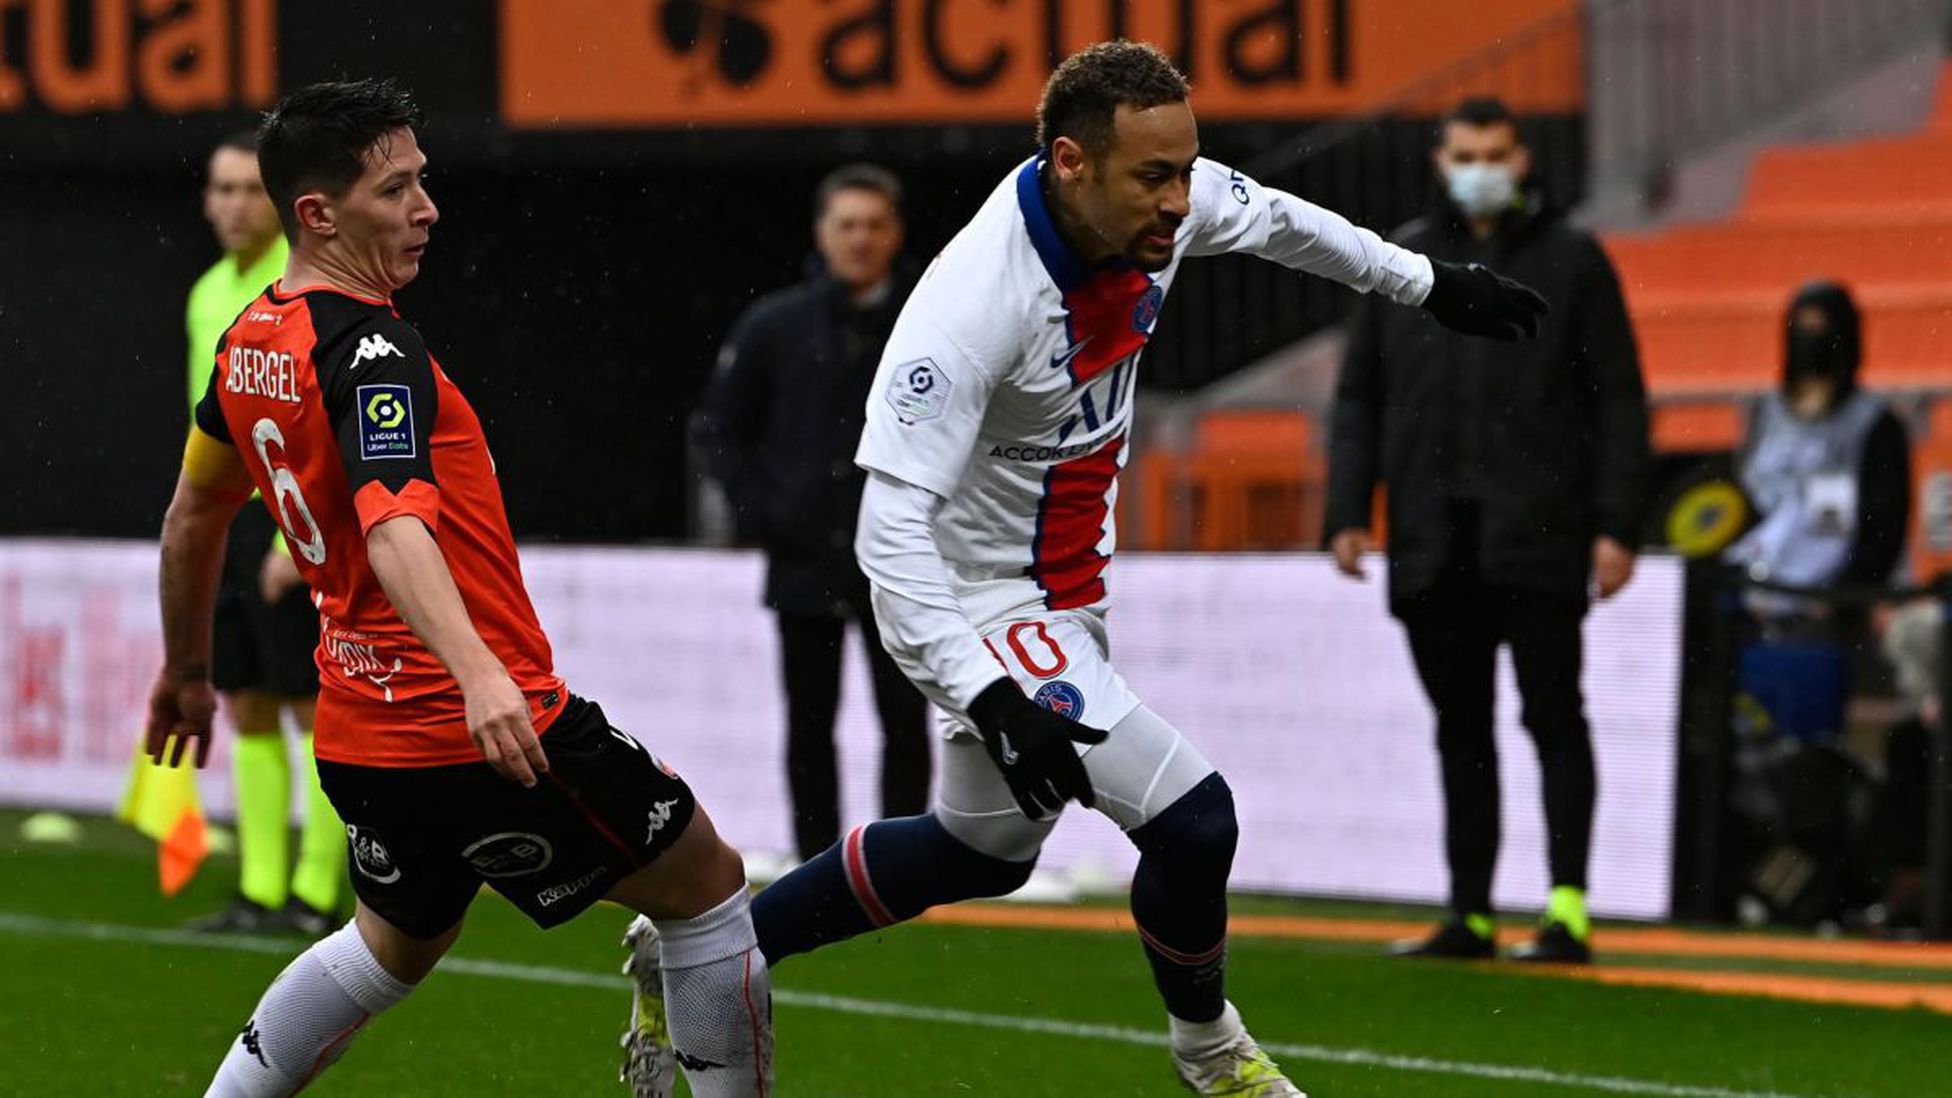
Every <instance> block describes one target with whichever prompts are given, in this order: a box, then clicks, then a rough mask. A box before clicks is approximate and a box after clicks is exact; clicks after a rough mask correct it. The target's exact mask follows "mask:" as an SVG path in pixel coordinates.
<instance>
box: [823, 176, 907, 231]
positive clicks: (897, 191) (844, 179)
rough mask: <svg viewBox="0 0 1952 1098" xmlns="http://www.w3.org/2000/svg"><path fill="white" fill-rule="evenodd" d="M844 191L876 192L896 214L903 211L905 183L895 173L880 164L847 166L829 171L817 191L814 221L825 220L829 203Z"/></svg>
mask: <svg viewBox="0 0 1952 1098" xmlns="http://www.w3.org/2000/svg"><path fill="white" fill-rule="evenodd" d="M842 191H873V192H874V193H875V194H878V195H880V196H881V197H883V198H885V199H887V200H888V205H890V206H893V207H894V208H895V212H896V213H898V214H899V213H900V212H901V180H900V178H898V177H897V176H896V175H895V173H894V172H891V171H889V170H888V169H886V168H884V167H881V166H880V165H878V164H843V165H842V166H840V167H838V168H835V169H834V170H833V171H831V172H828V173H827V177H826V178H825V179H822V180H821V181H820V186H818V187H816V188H814V191H813V216H814V218H815V219H819V218H822V217H825V216H826V215H827V203H829V202H832V201H833V200H834V196H835V195H837V194H839V193H840V192H842Z"/></svg>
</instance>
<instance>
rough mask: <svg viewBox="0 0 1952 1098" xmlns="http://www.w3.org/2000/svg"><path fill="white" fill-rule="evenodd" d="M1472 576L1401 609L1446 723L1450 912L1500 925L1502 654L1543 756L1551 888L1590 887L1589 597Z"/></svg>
mask: <svg viewBox="0 0 1952 1098" xmlns="http://www.w3.org/2000/svg"><path fill="white" fill-rule="evenodd" d="M1463 564H1465V565H1471V566H1470V567H1464V566H1461V565H1460V566H1459V567H1455V568H1453V569H1452V570H1451V571H1450V573H1449V574H1447V575H1446V576H1445V577H1444V579H1443V580H1442V581H1441V582H1440V583H1439V584H1438V585H1437V586H1436V588H1435V589H1433V590H1431V591H1429V592H1427V593H1425V594H1423V595H1420V596H1417V597H1416V598H1414V599H1408V600H1404V601H1402V602H1399V603H1398V604H1397V605H1396V606H1395V608H1394V609H1395V612H1396V615H1397V617H1398V618H1400V619H1401V620H1402V622H1403V625H1404V627H1405V629H1406V631H1407V632H1408V633H1409V638H1410V653H1411V655H1412V657H1413V658H1414V659H1415V661H1416V668H1417V676H1418V678H1420V679H1422V680H1423V689H1424V693H1425V694H1426V695H1428V696H1429V698H1430V705H1431V707H1432V708H1433V709H1435V710H1436V715H1437V753H1438V755H1439V757H1440V760H1441V763H1442V769H1443V780H1444V852H1445V855H1446V858H1447V860H1448V861H1449V864H1450V882H1451V883H1450V902H1451V907H1452V909H1453V910H1455V911H1456V912H1457V913H1459V914H1463V915H1470V914H1490V912H1491V876H1492V871H1493V870H1494V869H1495V867H1496V865H1497V861H1498V841H1499V805H1500V794H1499V789H1498V748H1497V744H1496V742H1495V740H1494V739H1493V738H1492V708H1493V698H1494V694H1495V686H1494V682H1493V675H1494V670H1495V668H1496V656H1497V652H1498V646H1499V645H1500V644H1501V643H1502V644H1506V645H1509V646H1510V648H1511V656H1512V665H1513V669H1514V670H1515V671H1516V672H1517V676H1518V692H1519V695H1520V696H1521V698H1522V699H1523V708H1522V712H1521V720H1522V722H1523V723H1524V726H1525V730H1526V731H1527V732H1529V733H1530V734H1531V737H1532V743H1533V745H1534V746H1535V747H1536V748H1537V749H1538V755H1539V769H1540V772H1541V776H1542V778H1543V784H1544V787H1545V822H1546V828H1547V833H1548V836H1549V838H1548V849H1549V853H1550V857H1551V870H1552V883H1553V884H1554V885H1555V886H1558V885H1570V886H1572V887H1575V888H1585V887H1586V861H1587V856H1588V854H1589V852H1590V849H1591V847H1592V835H1593V805H1594V801H1595V799H1596V797H1597V794H1598V782H1597V779H1596V776H1595V773H1594V767H1593V743H1592V736H1591V734H1590V732H1589V730H1588V727H1587V724H1586V714H1585V704H1584V701H1583V699H1582V697H1581V695H1580V689H1579V669H1580V661H1581V656H1582V648H1581V640H1580V632H1579V626H1580V622H1581V620H1582V619H1583V618H1584V617H1585V613H1586V600H1585V599H1584V598H1580V597H1575V596H1570V595H1563V594H1552V593H1547V592H1537V591H1523V590H1517V589H1511V588H1501V587H1494V586H1490V585H1487V584H1485V583H1484V582H1483V581H1482V580H1481V579H1480V578H1479V577H1478V575H1477V573H1476V568H1475V566H1474V564H1473V563H1472V562H1463Z"/></svg>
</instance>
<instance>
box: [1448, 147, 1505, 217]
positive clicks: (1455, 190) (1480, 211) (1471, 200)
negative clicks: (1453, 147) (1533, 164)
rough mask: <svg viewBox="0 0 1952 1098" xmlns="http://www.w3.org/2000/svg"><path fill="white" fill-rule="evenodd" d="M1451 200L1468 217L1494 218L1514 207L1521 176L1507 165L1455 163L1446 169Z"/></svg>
mask: <svg viewBox="0 0 1952 1098" xmlns="http://www.w3.org/2000/svg"><path fill="white" fill-rule="evenodd" d="M1444 186H1445V187H1446V188H1447V189H1448V190H1449V191H1450V200H1451V201H1452V202H1455V203H1457V208H1458V209H1460V210H1463V211H1464V216H1466V217H1494V216H1496V215H1498V214H1501V213H1503V212H1505V211H1506V210H1508V209H1510V208H1511V205H1512V199H1513V198H1515V197H1516V196H1517V195H1518V177H1517V176H1515V175H1513V174H1512V170H1511V168H1510V167H1509V166H1507V165H1504V164H1487V163H1484V162H1483V161H1479V162H1478V163H1475V164H1454V165H1452V166H1450V167H1448V168H1445V169H1444Z"/></svg>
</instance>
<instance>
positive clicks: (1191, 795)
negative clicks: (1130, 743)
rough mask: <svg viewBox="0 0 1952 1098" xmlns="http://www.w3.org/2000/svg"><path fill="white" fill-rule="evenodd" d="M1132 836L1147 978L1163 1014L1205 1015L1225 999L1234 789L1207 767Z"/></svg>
mask: <svg viewBox="0 0 1952 1098" xmlns="http://www.w3.org/2000/svg"><path fill="white" fill-rule="evenodd" d="M1130 836H1131V839H1132V844H1133V845H1134V846H1137V847H1138V848H1139V868H1138V870H1137V871H1136V872H1134V873H1133V874H1132V918H1133V921H1134V922H1135V923H1136V924H1137V925H1138V929H1139V941H1140V944H1141V945H1143V946H1144V947H1145V956H1146V960H1148V961H1150V962H1152V980H1153V983H1155V984H1157V985H1158V987H1159V995H1160V997H1161V998H1163V999H1164V1000H1165V1001H1166V1011H1167V1013H1169V1014H1171V1015H1172V1016H1173V1017H1175V1018H1178V1019H1179V1020H1181V1021H1184V1022H1211V1021H1213V1020H1214V1019H1215V1018H1218V1017H1220V1013H1221V1011H1222V1010H1224V1009H1226V1005H1227V996H1226V984H1225V975H1226V964H1227V875H1228V874H1229V873H1230V872H1232V870H1233V864H1234V844H1235V842H1236V840H1237V839H1238V838H1239V828H1238V825H1237V824H1236V822H1235V820H1234V795H1233V791H1232V790H1231V789H1229V788H1227V781H1226V779H1225V778H1222V777H1221V776H1220V775H1219V774H1209V775H1208V776H1207V777H1206V779H1205V780H1203V781H1201V782H1200V784H1198V785H1196V786H1194V787H1193V788H1192V789H1190V790H1188V791H1187V792H1186V795H1185V796H1182V797H1181V798H1180V799H1178V800H1176V801H1174V802H1173V803H1172V804H1171V805H1169V806H1167V808H1166V810H1165V811H1164V812H1161V813H1160V814H1159V815H1157V816H1155V817H1153V819H1152V820H1151V822H1149V823H1147V824H1146V825H1145V826H1143V827H1139V828H1135V829H1134V830H1132V831H1131V832H1130Z"/></svg>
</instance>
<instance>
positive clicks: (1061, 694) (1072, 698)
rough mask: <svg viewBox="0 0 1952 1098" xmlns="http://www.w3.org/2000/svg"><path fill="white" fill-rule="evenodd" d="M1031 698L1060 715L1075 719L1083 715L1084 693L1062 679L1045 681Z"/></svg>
mask: <svg viewBox="0 0 1952 1098" xmlns="http://www.w3.org/2000/svg"><path fill="white" fill-rule="evenodd" d="M1031 700H1032V701H1034V702H1036V703H1037V704H1038V705H1041V706H1043V707H1044V708H1045V709H1048V710H1050V711H1051V712H1053V713H1055V714H1057V715H1058V716H1060V717H1068V718H1070V719H1071V720H1074V721H1075V720H1077V719H1079V718H1080V717H1082V716H1084V694H1083V693H1081V692H1080V691H1079V690H1078V688H1077V687H1075V686H1072V685H1071V684H1070V683H1068V682H1065V681H1064V680H1063V679H1053V680H1051V681H1050V682H1047V683H1045V684H1044V685H1043V686H1041V687H1039V688H1038V690H1037V693H1036V695H1035V696H1034V697H1032V698H1031Z"/></svg>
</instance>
